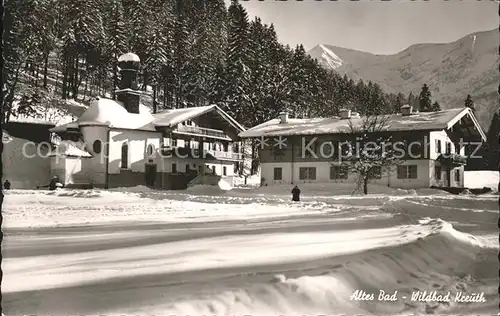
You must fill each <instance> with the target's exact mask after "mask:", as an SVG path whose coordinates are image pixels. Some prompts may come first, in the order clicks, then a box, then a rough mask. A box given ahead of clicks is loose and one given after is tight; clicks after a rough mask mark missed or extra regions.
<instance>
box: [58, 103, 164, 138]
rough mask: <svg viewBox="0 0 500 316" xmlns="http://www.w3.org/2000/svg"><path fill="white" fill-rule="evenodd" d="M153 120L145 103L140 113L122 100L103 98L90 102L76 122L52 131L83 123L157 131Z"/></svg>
mask: <svg viewBox="0 0 500 316" xmlns="http://www.w3.org/2000/svg"><path fill="white" fill-rule="evenodd" d="M153 120H154V118H153V116H152V115H151V113H150V111H149V108H148V107H146V106H144V105H143V104H140V105H139V113H130V112H128V111H127V110H126V109H125V107H124V106H123V103H122V102H119V101H115V100H111V99H104V98H103V99H99V100H94V101H93V102H92V103H90V106H89V107H88V109H87V110H86V111H85V112H84V113H83V114H82V115H81V116H80V117H79V118H78V120H77V121H76V122H70V123H67V124H64V125H59V126H56V127H54V128H52V129H51V130H50V131H51V132H63V131H66V130H67V129H68V128H78V127H79V126H82V125H103V126H109V127H114V128H125V129H142V130H151V131H155V129H154V126H153V125H152V122H153Z"/></svg>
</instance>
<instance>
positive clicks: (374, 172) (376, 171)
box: [370, 166, 382, 179]
mask: <svg viewBox="0 0 500 316" xmlns="http://www.w3.org/2000/svg"><path fill="white" fill-rule="evenodd" d="M370 178H372V179H381V178H382V167H380V166H374V167H372V169H371V170H370Z"/></svg>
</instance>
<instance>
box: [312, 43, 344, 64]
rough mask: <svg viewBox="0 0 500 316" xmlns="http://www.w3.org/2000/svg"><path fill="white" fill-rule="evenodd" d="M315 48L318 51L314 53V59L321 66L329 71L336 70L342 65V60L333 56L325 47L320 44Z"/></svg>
mask: <svg viewBox="0 0 500 316" xmlns="http://www.w3.org/2000/svg"><path fill="white" fill-rule="evenodd" d="M317 48H318V49H317V50H315V51H314V54H315V55H314V57H315V58H316V59H318V60H319V62H320V63H321V64H322V65H323V66H325V67H327V68H331V69H337V68H339V67H340V66H342V65H343V61H342V59H340V58H339V56H337V55H335V53H334V52H332V50H330V49H329V48H328V47H326V46H325V45H322V44H320V45H318V46H317Z"/></svg>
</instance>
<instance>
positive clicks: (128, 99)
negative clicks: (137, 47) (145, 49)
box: [116, 53, 141, 113]
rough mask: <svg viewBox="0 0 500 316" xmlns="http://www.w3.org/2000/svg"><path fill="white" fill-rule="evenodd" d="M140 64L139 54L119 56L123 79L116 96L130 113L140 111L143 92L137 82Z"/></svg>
mask: <svg viewBox="0 0 500 316" xmlns="http://www.w3.org/2000/svg"><path fill="white" fill-rule="evenodd" d="M140 65H141V60H140V59H139V56H137V55H136V54H133V53H127V54H124V55H122V56H120V57H119V58H118V67H119V68H120V76H121V80H120V84H119V88H120V89H119V90H116V98H117V100H118V101H120V102H122V103H123V105H124V107H125V109H126V110H127V111H128V112H129V113H139V103H140V101H141V92H140V91H139V88H138V84H137V72H138V71H139V67H140Z"/></svg>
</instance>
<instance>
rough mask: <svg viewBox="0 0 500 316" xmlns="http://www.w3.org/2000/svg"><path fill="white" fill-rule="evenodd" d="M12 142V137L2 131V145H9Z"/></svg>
mask: <svg viewBox="0 0 500 316" xmlns="http://www.w3.org/2000/svg"><path fill="white" fill-rule="evenodd" d="M11 141H12V136H10V135H9V133H7V131H6V130H4V129H3V130H2V143H4V144H7V143H10V142H11Z"/></svg>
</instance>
